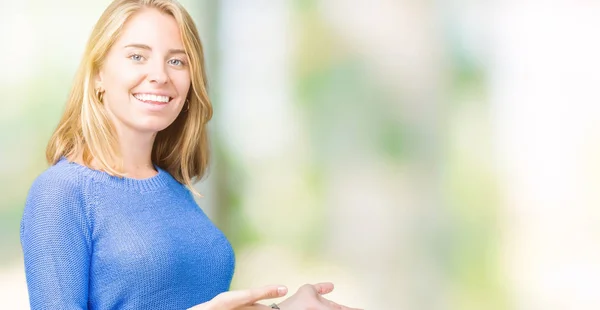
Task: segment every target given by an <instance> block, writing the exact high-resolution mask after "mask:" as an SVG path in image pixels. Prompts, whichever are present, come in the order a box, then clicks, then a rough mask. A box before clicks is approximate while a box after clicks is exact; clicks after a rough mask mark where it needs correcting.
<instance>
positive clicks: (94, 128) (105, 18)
mask: <svg viewBox="0 0 600 310" xmlns="http://www.w3.org/2000/svg"><path fill="white" fill-rule="evenodd" d="M144 8H154V9H158V10H159V11H161V12H163V13H165V14H169V15H171V16H173V17H174V19H175V20H176V22H177V24H178V25H179V29H180V33H181V38H182V41H183V44H184V48H185V52H186V54H187V56H188V59H189V70H190V76H191V86H190V90H189V92H188V95H187V100H188V103H187V108H184V109H187V111H182V112H181V113H180V114H179V116H178V117H177V118H176V119H175V121H174V122H173V123H172V124H171V125H169V126H168V127H167V128H166V129H164V130H162V131H160V132H158V133H157V135H156V139H155V141H154V146H153V148H152V162H153V163H154V164H156V165H157V166H159V167H161V168H162V169H164V170H166V171H168V172H169V173H170V174H171V175H172V176H173V177H174V178H175V179H176V180H177V181H179V182H180V183H182V184H184V185H187V186H188V187H189V188H190V190H192V191H193V192H194V193H196V194H197V192H196V191H195V190H194V189H193V186H192V184H193V182H195V181H197V180H198V179H200V178H202V177H203V176H204V174H205V172H206V170H207V167H208V159H209V148H208V137H207V132H206V131H207V128H206V124H207V123H208V121H209V120H210V119H211V117H212V113H213V111H212V105H211V103H210V99H209V97H208V93H207V81H206V73H205V70H204V54H203V51H202V43H201V42H200V36H199V35H198V30H197V29H196V26H195V24H194V22H193V20H192V18H191V16H190V15H189V14H188V12H187V11H186V10H185V9H184V8H183V7H182V6H181V5H180V4H179V3H177V2H176V1H172V0H116V1H113V2H112V3H111V4H110V5H109V6H108V7H107V8H106V10H105V11H104V13H103V14H102V16H100V19H99V20H98V22H97V23H96V25H95V26H94V29H93V30H92V33H91V35H90V38H89V41H88V42H87V45H86V48H85V54H84V57H83V59H82V61H81V64H80V66H79V69H78V71H77V73H76V76H75V80H74V83H73V87H72V89H71V92H70V95H69V97H68V100H67V104H66V108H65V111H64V113H63V115H62V118H61V120H60V122H59V124H58V127H57V128H56V130H55V131H54V133H53V135H52V137H51V138H50V141H49V142H48V146H47V148H46V159H47V161H48V163H49V164H51V165H52V164H55V163H56V162H57V161H58V160H59V159H60V158H61V157H62V156H65V157H73V156H81V158H82V160H83V163H84V165H86V166H91V162H92V160H95V162H94V163H95V165H96V166H95V168H96V169H99V170H103V171H105V172H107V173H109V174H111V175H115V176H120V177H124V176H125V173H124V172H123V171H122V170H123V167H122V166H123V165H122V161H121V160H120V151H119V146H118V139H117V135H116V131H115V129H114V127H113V126H112V123H111V122H110V120H109V118H108V116H107V113H106V110H105V109H104V106H103V104H102V102H101V98H98V97H99V96H98V94H96V92H95V85H94V84H95V79H94V77H95V76H96V74H97V73H98V70H99V68H100V67H101V65H102V63H103V61H104V59H105V57H106V55H107V53H108V51H109V49H110V48H111V47H112V45H113V44H114V43H115V41H116V40H117V38H118V37H119V36H120V34H121V33H122V31H123V25H124V24H125V22H126V21H127V20H128V19H129V18H130V17H131V16H132V15H133V14H135V13H136V12H138V11H140V10H142V9H144Z"/></svg>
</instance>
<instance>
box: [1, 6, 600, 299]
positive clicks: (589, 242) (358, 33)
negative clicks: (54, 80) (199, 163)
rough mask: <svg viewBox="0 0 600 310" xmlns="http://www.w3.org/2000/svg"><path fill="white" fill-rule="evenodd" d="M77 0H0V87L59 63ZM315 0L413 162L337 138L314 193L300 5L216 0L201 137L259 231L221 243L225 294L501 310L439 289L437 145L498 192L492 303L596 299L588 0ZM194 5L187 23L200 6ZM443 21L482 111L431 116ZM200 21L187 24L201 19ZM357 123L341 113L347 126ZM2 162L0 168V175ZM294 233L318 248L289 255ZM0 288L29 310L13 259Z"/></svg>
mask: <svg viewBox="0 0 600 310" xmlns="http://www.w3.org/2000/svg"><path fill="white" fill-rule="evenodd" d="M88 2H89V3H90V4H89V5H87V4H86V5H82V4H79V6H78V10H80V11H81V13H79V14H65V13H61V12H63V11H62V10H60V9H58V7H61V6H66V5H74V3H75V2H74V1H67V0H62V1H56V2H55V3H52V4H49V3H47V2H41V1H32V0H30V1H22V2H9V1H5V0H0V9H1V10H2V12H0V18H1V20H0V25H1V27H0V40H1V43H2V47H1V48H0V82H2V83H4V84H6V85H13V84H18V83H19V81H21V82H22V83H24V82H23V81H22V80H24V79H27V78H29V77H31V76H32V75H35V70H34V69H33V67H32V66H34V65H31V64H32V63H33V64H36V63H37V62H36V61H38V60H36V55H39V54H44V55H45V53H47V55H46V56H44V57H45V59H46V60H48V59H53V58H54V57H69V59H68V60H67V61H65V62H64V63H63V65H65V66H67V67H68V68H69V69H70V70H74V68H75V66H76V64H77V62H78V61H79V58H78V57H79V56H78V55H79V53H80V51H81V50H82V49H83V44H84V43H85V40H86V39H87V34H88V33H89V30H90V29H91V26H92V23H93V20H94V19H95V18H97V16H99V14H100V12H101V10H102V8H103V7H104V6H105V5H106V4H107V3H108V1H88ZM317 2H318V3H319V4H318V8H319V9H318V14H319V15H320V17H321V18H322V19H324V20H325V21H326V25H327V27H329V29H332V30H331V31H332V32H333V33H335V35H336V37H335V38H336V40H337V42H338V43H339V42H341V43H339V44H340V45H342V46H343V47H344V48H345V49H346V52H348V53H354V54H356V55H359V56H360V57H361V59H362V61H364V63H365V64H366V67H367V71H368V72H367V73H368V75H369V79H370V80H371V81H373V82H372V83H374V84H378V85H381V87H382V88H384V89H385V90H386V91H387V92H388V93H390V94H392V95H393V96H397V97H398V98H400V99H398V100H397V101H394V102H393V103H392V107H391V108H390V110H391V111H392V112H390V113H391V114H392V116H391V117H393V118H396V119H397V120H398V122H401V121H403V122H408V123H414V124H417V125H415V126H416V128H418V129H419V130H421V131H422V137H423V138H424V139H425V138H426V139H427V141H426V143H424V146H421V148H423V149H424V150H421V152H422V153H419V154H422V155H423V156H422V158H419V159H418V160H417V161H415V162H411V163H403V164H394V163H390V162H388V161H386V160H382V159H381V156H380V154H378V153H377V152H376V151H373V150H370V149H368V147H367V145H368V144H361V143H362V142H353V139H356V140H359V139H364V137H361V136H356V137H355V136H350V137H348V136H343V135H341V136H340V139H348V140H349V141H350V142H345V141H346V140H344V141H341V142H339V144H335V145H331V146H330V148H331V149H333V151H331V154H330V155H329V157H328V158H327V159H326V160H325V163H327V167H326V168H325V170H326V171H324V175H325V177H324V178H323V179H322V180H320V181H319V182H320V184H322V187H321V188H319V190H315V189H314V188H313V187H314V184H313V183H311V182H310V181H307V180H306V178H305V177H306V175H307V171H306V170H307V167H311V160H312V156H314V153H316V152H317V151H318V150H315V149H314V148H315V146H314V144H311V142H310V135H309V133H308V128H309V127H310V126H311V124H310V122H309V121H307V120H308V118H309V117H308V116H307V115H306V112H305V111H304V110H303V109H302V108H301V107H300V105H299V104H298V102H297V99H296V95H297V94H296V93H295V92H296V89H295V88H294V79H295V74H296V73H297V71H298V70H300V69H298V68H297V67H296V66H297V64H296V63H295V61H296V60H297V56H298V54H299V53H301V52H302V51H300V50H299V46H300V44H299V41H300V33H301V32H302V29H303V27H309V26H310V25H307V24H302V23H300V22H299V19H298V17H297V14H295V13H294V10H297V6H299V5H300V4H298V3H299V2H294V1H291V0H285V1H283V0H282V1H267V0H245V1H234V0H224V1H220V2H219V3H220V5H219V16H218V20H219V21H218V25H217V29H218V31H217V34H216V39H215V40H216V41H218V43H217V42H216V41H212V42H211V41H208V42H210V43H211V44H217V46H218V47H217V48H214V47H213V48H212V52H209V53H217V54H218V57H217V58H218V61H219V63H220V67H219V69H218V74H215V83H214V84H215V85H216V89H215V90H214V91H216V92H217V93H218V94H219V97H218V107H216V109H215V111H216V112H217V113H216V114H215V118H214V127H213V131H214V132H215V133H216V134H218V135H219V137H221V138H222V139H223V145H224V148H225V150H226V152H228V154H230V156H231V157H234V158H236V161H235V164H236V165H238V166H239V167H241V168H238V169H240V170H241V175H242V176H243V178H244V181H243V182H241V184H243V185H244V186H243V189H242V192H243V199H242V203H241V210H240V212H241V214H238V215H237V217H238V218H242V219H243V220H244V221H246V222H247V224H248V225H249V226H251V227H254V228H255V229H256V231H257V234H258V236H259V237H260V240H261V241H260V242H254V243H250V244H248V245H242V246H240V247H239V248H236V255H237V267H236V274H235V277H234V283H233V288H247V287H254V286H261V285H264V284H270V283H282V284H287V285H288V286H289V287H290V289H291V290H295V289H296V288H297V287H298V286H300V285H301V284H303V283H307V282H319V281H333V282H334V283H335V284H336V290H335V291H334V292H333V293H332V294H331V295H329V296H330V298H331V299H332V300H335V301H338V302H340V303H342V304H347V305H349V306H354V307H363V308H365V309H440V310H442V309H502V307H498V306H497V305H495V306H494V305H493V303H494V302H495V300H486V296H488V293H485V294H483V293H482V295H481V296H476V294H477V292H478V291H477V290H472V291H466V290H465V289H462V288H461V287H462V286H461V285H462V284H461V283H454V281H458V280H456V278H452V277H450V276H448V272H447V271H446V270H445V269H444V268H445V267H444V266H445V263H446V259H447V258H446V257H445V256H444V253H445V252H444V251H439V252H438V251H436V248H435V247H436V246H439V247H442V248H443V247H444V244H442V245H437V243H434V242H433V241H431V244H433V245H431V244H429V243H427V242H430V239H440V236H439V235H443V234H444V233H445V232H447V231H448V230H451V228H448V227H452V220H453V214H452V212H451V211H449V208H446V202H445V200H444V194H443V193H444V191H446V190H447V189H446V188H445V187H444V183H443V179H444V176H443V175H441V174H442V173H440V172H439V170H443V168H440V167H439V166H442V165H443V163H444V160H442V159H441V158H444V157H445V156H447V154H445V153H444V150H445V147H447V146H446V145H448V144H450V145H451V147H449V148H451V149H458V150H459V153H460V154H463V155H464V156H465V157H466V158H467V159H468V160H467V162H468V163H469V164H472V165H475V166H479V165H480V166H483V167H485V169H487V170H489V171H492V172H491V173H492V177H493V180H494V184H495V186H497V188H498V197H497V198H496V199H497V204H496V205H495V206H489V208H497V209H498V211H497V213H498V214H500V215H499V220H498V227H496V228H495V229H496V230H497V232H498V234H499V242H498V244H497V245H496V246H495V248H494V249H493V251H491V252H492V253H493V255H494V259H493V261H494V264H492V265H491V266H492V267H490V268H492V269H491V270H489V271H488V273H486V275H484V276H487V275H492V276H493V277H497V278H498V280H497V282H498V286H499V288H498V289H497V290H499V292H498V293H497V294H498V295H501V296H502V297H499V298H500V299H503V300H504V303H505V305H506V308H507V309H518V310H521V309H522V310H537V309H543V310H553V309H557V310H558V309H600V294H598V293H597V292H596V291H597V289H596V288H597V287H599V286H600V246H598V244H600V228H599V227H600V225H599V223H600V208H598V207H600V191H599V190H598V188H599V185H600V105H599V104H598V101H599V99H600V93H599V92H598V91H597V89H598V85H600V73H599V72H600V57H599V56H598V55H600V40H599V39H597V37H598V36H597V34H596V33H597V32H598V31H597V30H598V29H600V18H598V17H599V16H600V3H598V2H596V1H570V2H568V1H554V2H541V1H496V2H497V3H489V2H488V3H485V4H483V3H477V2H476V1H461V2H460V4H457V5H456V6H452V5H450V4H447V3H446V2H444V1H438V2H422V1H408V0H401V1H392V0H371V1H366V0H353V1H342V0H321V1H317ZM24 3H26V4H27V5H24ZM77 3H81V2H77ZM86 3H87V2H86ZM182 3H183V4H184V5H185V6H186V7H187V8H188V9H190V10H192V8H194V9H196V10H199V9H202V8H203V7H205V6H204V5H201V4H194V3H192V1H182ZM202 3H207V2H206V1H204V2H202ZM9 12H10V13H9ZM48 12H51V13H48ZM196 13H197V14H192V15H194V16H195V17H196V19H197V20H198V19H199V18H201V17H202V13H201V12H199V13H198V12H196ZM448 20H452V21H453V23H454V24H453V27H455V28H456V29H457V33H458V39H457V40H458V43H457V44H458V45H461V47H462V48H463V49H465V50H467V51H468V53H467V54H469V55H472V57H474V60H473V61H474V62H477V63H481V64H482V66H483V67H484V68H485V70H486V81H485V83H486V87H487V89H488V93H487V94H486V95H485V96H484V97H483V98H475V99H474V98H464V99H461V100H464V101H465V102H468V101H477V100H481V101H483V102H482V103H483V104H482V106H484V108H481V107H479V108H462V109H458V110H457V111H455V112H453V113H450V114H449V115H447V116H444V117H441V116H440V115H442V114H444V113H446V111H447V110H448V108H447V100H448V99H447V98H446V95H447V93H446V92H447V90H446V87H447V86H446V85H448V83H450V81H449V80H448V79H449V78H448V75H447V70H448V67H449V66H450V65H449V63H448V62H449V60H448V58H447V56H446V53H447V52H448V47H446V46H445V44H446V43H445V41H444V40H445V39H444V38H443V36H444V35H443V33H444V32H445V30H446V29H445V28H444V27H446V26H447V24H446V23H447V21H448ZM198 24H199V26H201V27H200V28H201V29H200V30H201V35H203V33H204V32H205V30H204V27H208V26H202V25H203V24H204V21H203V20H200V21H198ZM73 25H81V27H79V26H77V27H74V26H73ZM13 28H18V29H20V30H21V31H20V32H18V33H17V32H14V31H10V29H13ZM41 29H43V30H44V33H46V34H48V35H44V37H46V39H45V40H41V39H40V31H41ZM73 30H76V31H75V32H70V31H73ZM66 33H69V35H66ZM7 42H8V43H7ZM44 42H52V44H51V45H50V46H45V45H44V44H42V43H44ZM204 43H205V47H207V41H206V40H205V42H204ZM325 48H327V47H325ZM32 50H33V51H32ZM329 52H330V51H327V50H320V49H316V50H315V51H314V53H316V54H318V53H329ZM65 55H67V56H65ZM334 57H335V53H334ZM63 59H64V58H63ZM209 59H210V55H209ZM29 60H31V61H32V62H30V61H29ZM18 63H23V65H22V66H21V65H18ZM11 83H13V84H11ZM0 91H2V93H0V94H1V95H2V97H3V98H11V100H12V99H14V100H15V101H18V100H19V98H17V95H15V94H12V95H11V93H9V92H8V91H7V92H6V93H5V92H4V90H3V88H1V87H0ZM66 91H67V90H65V92H66ZM348 91H351V90H348ZM5 95H6V96H8V97H5ZM10 96H12V97H10ZM375 104H377V103H375ZM467 107H468V105H467ZM21 108H22V109H23V107H21ZM345 108H346V109H349V110H352V109H354V108H355V107H353V106H351V105H348V106H346V107H345ZM388 108H389V107H388ZM18 109H19V108H18V107H15V106H12V107H11V106H10V105H5V104H2V111H3V113H4V115H5V116H6V117H8V116H9V115H12V116H13V117H17V116H20V115H22V114H23V113H22V112H18V111H19V110H18ZM15 111H17V112H15ZM344 115H346V114H345V113H344V112H343V111H340V116H334V118H335V117H338V118H340V117H341V118H343V117H344ZM363 116H364V118H369V115H363ZM2 119H3V118H2V117H0V120H2ZM361 120H362V119H357V120H354V119H352V120H347V122H346V123H344V122H341V123H342V124H350V125H353V124H354V123H357V126H359V125H358V123H359V122H360V121H361ZM339 123H340V122H338V123H336V124H339ZM332 126H333V125H332ZM443 129H448V132H441V131H443ZM448 136H449V138H447V139H448V141H446V140H444V139H446V138H445V137H448ZM360 141H362V140H360ZM365 143H366V142H365ZM3 156H4V155H2V154H0V158H2V157H3ZM464 168H467V167H464ZM9 169H11V167H9V166H7V165H6V164H3V165H2V166H0V172H1V173H5V172H6V171H9ZM213 173H216V172H213ZM213 182H214V180H213V179H212V178H211V177H209V178H208V179H207V184H208V185H202V187H205V186H206V190H205V191H203V193H206V194H205V196H207V198H206V199H205V200H201V201H200V204H201V206H202V207H203V208H204V209H205V210H206V211H207V213H208V214H213V213H214V212H215V210H214V208H215V205H214V203H215V201H214V200H213V199H212V198H211V197H210V196H211V192H210V191H212V190H214V187H213V186H212V184H213ZM207 191H208V192H207ZM486 207H487V206H482V208H486ZM477 220H479V219H475V221H477ZM307 235H309V236H311V238H313V239H310V238H309V241H308V243H310V240H314V243H315V244H316V247H317V249H316V251H315V252H316V254H314V253H313V254H307V253H305V251H306V249H307V241H306V240H304V239H303V238H305V237H306V236H307ZM313 235H314V236H313ZM441 237H445V236H441ZM441 239H442V240H443V238H441ZM465 282H467V280H465ZM491 295H494V294H491ZM482 296H483V297H482ZM0 300H1V301H3V302H2V306H0V308H3V309H4V308H6V309H27V304H28V303H27V292H26V286H25V278H24V274H23V270H22V263H21V262H20V261H15V262H13V263H9V264H6V265H0ZM457 305H459V306H457ZM461 306H462V307H461Z"/></svg>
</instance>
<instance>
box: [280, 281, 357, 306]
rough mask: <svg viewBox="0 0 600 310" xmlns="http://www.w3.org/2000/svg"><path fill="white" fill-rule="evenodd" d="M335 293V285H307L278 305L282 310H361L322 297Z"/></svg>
mask: <svg viewBox="0 0 600 310" xmlns="http://www.w3.org/2000/svg"><path fill="white" fill-rule="evenodd" d="M331 291H333V283H319V284H315V285H310V284H305V285H303V286H301V287H300V288H299V289H298V291H297V292H296V293H295V294H294V295H292V296H291V297H289V298H288V299H286V300H284V301H282V302H281V303H279V304H278V306H279V308H281V310H305V309H315V310H332V309H335V310H360V309H357V308H350V307H346V306H342V305H339V304H337V303H335V302H333V301H331V300H329V299H326V298H325V297H323V296H321V295H324V294H327V293H329V292H331Z"/></svg>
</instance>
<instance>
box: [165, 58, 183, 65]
mask: <svg viewBox="0 0 600 310" xmlns="http://www.w3.org/2000/svg"><path fill="white" fill-rule="evenodd" d="M169 64H171V65H174V66H177V67H181V66H184V65H185V62H183V60H181V59H177V58H173V59H170V60H169Z"/></svg>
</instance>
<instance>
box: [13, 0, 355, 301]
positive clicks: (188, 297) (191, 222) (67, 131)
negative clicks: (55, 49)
mask: <svg viewBox="0 0 600 310" xmlns="http://www.w3.org/2000/svg"><path fill="white" fill-rule="evenodd" d="M203 62H204V56H203V52H202V45H201V43H200V39H199V36H198V33H197V30H196V27H195V25H194V23H193V21H192V19H191V17H190V16H189V14H188V13H187V12H186V11H185V9H183V8H182V7H181V6H180V5H179V4H178V3H177V2H175V1H170V0H117V1H114V2H113V3H111V4H110V5H109V6H108V8H107V9H106V10H105V12H104V13H103V14H102V16H101V17H100V19H99V20H98V22H97V24H96V26H95V27H94V29H93V31H92V34H91V37H90V39H89V41H88V43H87V47H86V50H85V54H84V58H83V61H82V62H81V65H80V67H79V70H78V72H77V75H76V78H75V82H74V85H73V88H72V90H71V93H70V96H69V99H68V102H67V106H66V109H65V112H64V114H63V117H62V119H61V120H60V123H59V125H58V127H57V129H56V131H55V132H54V134H53V135H52V137H51V139H50V142H49V144H48V147H47V152H46V156H47V159H48V162H49V163H50V164H51V167H50V168H48V169H47V170H46V171H44V172H43V173H42V174H41V175H40V176H39V177H38V178H37V179H36V180H35V181H34V183H33V185H32V187H31V189H30V192H29V195H28V198H27V202H26V206H25V211H24V214H23V219H22V222H21V243H22V247H23V253H24V259H25V271H26V277H27V284H28V289H29V295H30V304H31V308H32V309H186V308H190V307H193V308H194V309H261V308H266V306H263V305H259V304H255V302H256V301H258V300H261V299H265V298H273V297H279V296H283V295H285V294H286V293H287V289H286V288H285V287H283V286H267V287H264V288H259V289H253V290H246V291H237V292H227V290H228V289H229V285H230V282H231V278H232V276H233V270H234V254H233V250H232V248H231V245H230V243H229V241H228V240H227V239H226V238H225V236H224V235H223V234H222V232H221V231H219V229H218V228H216V227H215V226H214V225H213V224H212V223H211V222H210V220H209V219H208V218H207V217H206V215H205V214H204V213H203V212H202V211H201V209H200V208H199V207H198V206H197V204H196V203H195V201H194V199H193V195H192V192H193V191H194V190H193V188H192V180H196V179H199V178H201V177H202V176H203V175H204V173H205V171H206V168H207V165H208V142H207V133H206V123H207V122H208V121H209V120H210V118H211V115H212V107H211V104H210V100H209V98H208V95H207V91H206V75H205V73H204V66H203ZM186 186H187V187H186ZM332 289H333V286H332V284H330V283H322V284H317V285H314V286H312V285H305V286H303V287H302V288H301V289H300V290H299V291H298V292H297V293H296V294H295V295H293V296H292V297H290V298H289V299H286V300H285V301H284V302H282V303H281V304H280V305H279V307H281V309H285V310H288V309H289V310H291V309H303V308H306V307H313V308H316V309H348V308H346V307H343V306H339V305H337V304H335V303H333V302H331V301H328V300H326V299H324V298H323V297H322V296H321V294H324V293H328V292H329V291H331V290H332ZM272 307H273V308H277V305H273V306H272Z"/></svg>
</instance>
